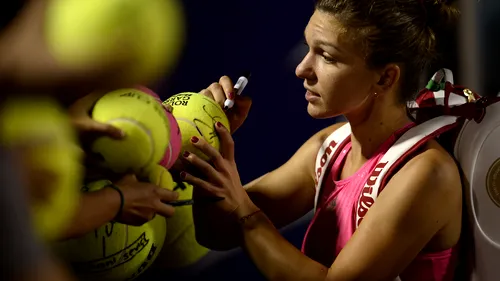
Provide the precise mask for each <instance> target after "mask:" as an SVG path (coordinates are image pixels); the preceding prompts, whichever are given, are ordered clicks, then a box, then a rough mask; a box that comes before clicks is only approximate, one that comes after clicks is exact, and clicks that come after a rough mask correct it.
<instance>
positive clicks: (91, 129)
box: [75, 117, 125, 139]
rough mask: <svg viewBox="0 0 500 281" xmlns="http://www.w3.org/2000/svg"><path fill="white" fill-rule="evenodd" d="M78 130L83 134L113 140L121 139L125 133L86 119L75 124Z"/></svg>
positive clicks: (108, 125) (109, 125)
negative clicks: (101, 136) (106, 137)
mask: <svg viewBox="0 0 500 281" xmlns="http://www.w3.org/2000/svg"><path fill="white" fill-rule="evenodd" d="M75 123H76V124H75V125H76V127H77V128H78V130H79V131H80V132H81V133H83V134H92V135H95V134H97V135H104V136H108V137H110V138H113V139H122V138H123V137H124V136H125V133H124V132H123V131H122V130H120V129H118V128H116V127H115V126H113V125H111V124H106V123H101V122H98V121H95V120H94V119H92V118H90V117H88V118H83V119H80V120H79V121H77V122H75Z"/></svg>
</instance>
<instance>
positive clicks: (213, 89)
mask: <svg viewBox="0 0 500 281" xmlns="http://www.w3.org/2000/svg"><path fill="white" fill-rule="evenodd" d="M200 94H201V95H204V96H207V97H209V98H211V99H213V100H215V101H216V102H217V103H218V104H219V105H220V106H221V108H224V102H225V101H226V99H233V100H234V106H233V107H232V108H230V109H228V110H227V111H226V115H227V118H228V119H229V125H230V126H231V133H234V132H235V131H236V130H237V129H238V128H239V127H240V126H241V125H242V124H243V122H244V121H245V119H246V118H247V116H248V112H249V111H250V107H251V106H252V100H251V99H250V98H249V97H248V96H235V95H236V91H235V90H234V85H233V82H232V81H231V79H230V78H229V77H227V76H222V77H221V78H220V79H219V82H215V83H212V84H211V85H210V86H209V87H208V88H206V89H204V90H202V91H201V92H200Z"/></svg>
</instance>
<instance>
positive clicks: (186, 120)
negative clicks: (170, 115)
mask: <svg viewBox="0 0 500 281" xmlns="http://www.w3.org/2000/svg"><path fill="white" fill-rule="evenodd" d="M176 119H177V122H179V121H184V122H186V123H189V124H190V125H192V126H193V127H195V128H196V130H197V131H198V132H199V133H200V134H201V135H202V136H203V133H201V131H200V130H199V129H198V126H196V123H194V122H193V121H191V120H189V119H187V118H184V117H178V118H176ZM203 138H205V136H203ZM205 139H206V138H205Z"/></svg>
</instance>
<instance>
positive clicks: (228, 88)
mask: <svg viewBox="0 0 500 281" xmlns="http://www.w3.org/2000/svg"><path fill="white" fill-rule="evenodd" d="M219 84H220V85H221V87H222V89H223V91H224V94H225V95H226V98H227V99H234V98H235V97H234V95H235V91H234V85H233V81H231V78H229V77H228V76H226V75H224V76H222V77H221V78H220V79H219Z"/></svg>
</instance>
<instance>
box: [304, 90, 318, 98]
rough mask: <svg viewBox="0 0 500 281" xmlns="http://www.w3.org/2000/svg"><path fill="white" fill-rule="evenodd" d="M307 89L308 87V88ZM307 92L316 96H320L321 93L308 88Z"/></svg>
mask: <svg viewBox="0 0 500 281" xmlns="http://www.w3.org/2000/svg"><path fill="white" fill-rule="evenodd" d="M306 90H307V89H306ZM307 94H309V95H311V96H316V97H320V95H319V94H318V93H316V92H313V91H311V90H307Z"/></svg>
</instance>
